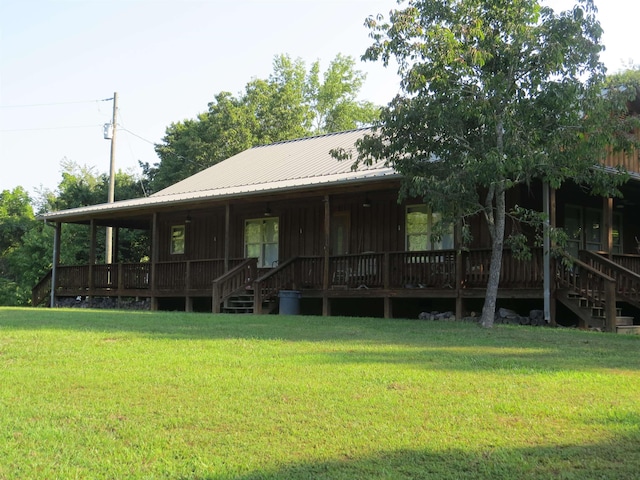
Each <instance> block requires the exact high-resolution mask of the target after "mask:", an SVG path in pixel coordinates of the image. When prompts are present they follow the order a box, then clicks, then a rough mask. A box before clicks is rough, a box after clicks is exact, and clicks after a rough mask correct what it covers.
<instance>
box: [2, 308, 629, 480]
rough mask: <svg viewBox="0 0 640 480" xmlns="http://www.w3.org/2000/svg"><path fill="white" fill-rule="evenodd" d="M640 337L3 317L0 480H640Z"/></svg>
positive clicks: (98, 314) (351, 324)
mask: <svg viewBox="0 0 640 480" xmlns="http://www.w3.org/2000/svg"><path fill="white" fill-rule="evenodd" d="M639 350H640V337H635V336H626V335H612V334H602V333H590V332H581V331H575V330H564V329H544V328H530V327H508V326H496V327H495V328H494V329H492V330H483V329H481V328H479V327H477V326H475V325H471V324H464V323H454V322H422V321H417V320H383V319H367V318H322V317H294V316H226V315H217V316H212V315H204V314H184V313H150V312H113V311H96V310H44V309H12V308H0V479H14V478H15V479H18V478H19V479H28V478H34V479H44V478H47V479H54V478H58V479H66V478H83V479H84V478H91V479H101V478H104V479H114V478H127V479H129V478H134V479H135V478H145V479H155V478H172V479H188V478H194V479H215V480H218V479H244V480H249V479H284V478H290V479H404V478H406V479H421V478H425V479H426V478H434V479H461V478H469V479H509V480H511V479H516V478H518V479H549V478H558V479H580V480H582V479H632V478H634V479H635V478H638V475H639V473H638V472H640V352H639Z"/></svg>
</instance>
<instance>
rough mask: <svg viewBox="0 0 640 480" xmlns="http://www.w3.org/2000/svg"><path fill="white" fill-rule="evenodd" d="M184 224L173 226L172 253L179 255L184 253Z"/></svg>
mask: <svg viewBox="0 0 640 480" xmlns="http://www.w3.org/2000/svg"><path fill="white" fill-rule="evenodd" d="M184 235H185V228H184V225H174V226H173V227H171V254H172V255H178V254H183V253H184Z"/></svg>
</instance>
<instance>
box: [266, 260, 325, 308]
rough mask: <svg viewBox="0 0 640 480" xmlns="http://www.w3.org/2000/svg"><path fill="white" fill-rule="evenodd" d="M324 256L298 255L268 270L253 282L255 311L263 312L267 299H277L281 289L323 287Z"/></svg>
mask: <svg viewBox="0 0 640 480" xmlns="http://www.w3.org/2000/svg"><path fill="white" fill-rule="evenodd" d="M323 261H324V259H323V258H322V257H296V258H292V259H290V260H288V261H286V262H284V263H282V264H281V265H280V266H279V267H278V268H276V269H274V270H271V271H269V272H267V273H266V274H264V275H262V276H261V277H260V278H258V279H257V280H256V281H255V282H254V284H253V292H254V300H253V311H254V313H261V312H262V305H263V303H264V302H265V301H270V300H273V299H275V298H276V297H277V296H278V294H279V292H280V291H281V290H295V289H300V288H307V289H320V288H322V271H323Z"/></svg>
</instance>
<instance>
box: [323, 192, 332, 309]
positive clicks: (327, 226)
mask: <svg viewBox="0 0 640 480" xmlns="http://www.w3.org/2000/svg"><path fill="white" fill-rule="evenodd" d="M330 242H331V203H330V199H329V195H325V196H324V262H323V268H322V291H323V293H322V315H323V316H325V317H328V316H330V315H331V304H330V301H329V298H328V297H327V291H328V290H329V253H330V252H329V249H330Z"/></svg>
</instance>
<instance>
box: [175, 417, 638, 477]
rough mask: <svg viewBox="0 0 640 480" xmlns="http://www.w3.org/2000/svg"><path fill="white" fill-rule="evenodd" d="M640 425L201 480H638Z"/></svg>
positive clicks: (347, 459) (349, 459)
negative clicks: (552, 439) (547, 441)
mask: <svg viewBox="0 0 640 480" xmlns="http://www.w3.org/2000/svg"><path fill="white" fill-rule="evenodd" d="M637 420H638V419H637V418H636V421H637ZM638 425H639V424H636V433H635V434H622V435H619V436H618V437H617V438H614V439H611V441H605V442H601V443H595V444H585V445H553V446H544V447H529V448H500V447H491V448H485V449H476V450H473V451H461V450H444V451H432V450H400V451H391V452H388V451H382V452H380V453H378V454H374V455H371V456H368V457H360V458H348V457H345V458H343V459H339V460H330V461H325V462H309V463H305V462H301V463H295V464H288V465H284V466H282V467H281V468H277V469H269V470H263V471H255V472H251V473H247V474H244V475H239V476H232V477H229V476H216V475H213V476H210V477H202V479H201V480H204V479H207V480H223V479H224V480H228V479H234V480H285V479H288V480H309V479H313V480H347V479H349V480H352V479H367V480H369V479H412V480H418V479H438V480H454V479H455V480H460V479H474V480H485V479H486V480H513V479H530V480H534V479H535V480H537V479H540V480H547V479H563V480H590V479H598V480H606V479H610V480H614V479H615V480H632V479H634V480H635V479H637V478H638V472H639V471H640V450H639V449H638V445H639V444H640V435H639V434H638V432H637V427H638ZM184 478H187V477H184ZM188 478H192V477H188Z"/></svg>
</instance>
